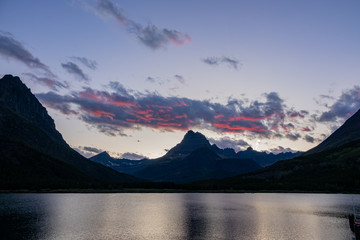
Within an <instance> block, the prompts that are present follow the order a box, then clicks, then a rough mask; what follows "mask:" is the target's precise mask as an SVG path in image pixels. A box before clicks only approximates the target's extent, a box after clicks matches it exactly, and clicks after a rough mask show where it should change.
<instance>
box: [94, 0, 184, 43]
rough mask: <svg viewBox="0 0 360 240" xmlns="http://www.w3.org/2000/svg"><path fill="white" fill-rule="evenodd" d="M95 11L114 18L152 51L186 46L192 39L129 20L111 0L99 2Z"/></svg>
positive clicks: (168, 30)
mask: <svg viewBox="0 0 360 240" xmlns="http://www.w3.org/2000/svg"><path fill="white" fill-rule="evenodd" d="M95 10H96V11H97V12H98V13H100V14H102V15H105V16H110V17H113V18H114V19H115V20H116V21H117V22H118V23H119V24H120V25H123V26H125V27H126V28H127V31H128V32H129V33H132V34H134V35H135V36H136V37H137V38H138V39H139V40H140V42H141V43H143V44H144V45H145V46H147V47H149V48H151V49H159V48H162V47H165V46H166V45H167V44H169V43H172V44H174V45H184V44H185V43H186V42H191V38H190V37H189V36H188V35H187V34H184V33H181V32H179V31H176V30H170V29H166V28H163V29H159V28H158V27H157V26H155V25H153V24H149V25H148V26H146V27H143V26H141V25H140V24H138V23H136V22H134V21H132V20H130V19H128V18H127V17H126V16H125V14H124V13H123V10H122V9H121V8H119V7H118V6H116V5H115V4H113V3H112V2H111V1H110V0H98V1H97V5H96V7H95Z"/></svg>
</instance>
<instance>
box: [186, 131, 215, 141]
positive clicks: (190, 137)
mask: <svg viewBox="0 0 360 240" xmlns="http://www.w3.org/2000/svg"><path fill="white" fill-rule="evenodd" d="M183 141H201V142H203V143H205V144H207V143H208V142H209V141H208V140H207V139H206V137H205V136H204V135H203V134H202V133H199V132H194V131H193V130H189V131H188V132H187V133H186V134H185V136H184V139H183Z"/></svg>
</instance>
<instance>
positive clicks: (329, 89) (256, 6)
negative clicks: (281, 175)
mask: <svg viewBox="0 0 360 240" xmlns="http://www.w3.org/2000/svg"><path fill="white" fill-rule="evenodd" d="M359 13H360V1H358V0H344V1H340V0H337V1H333V0H323V1H321V0H319V1H313V0H303V1H287V0H283V1H281V0H274V1H268V0H233V1H232V0H227V1H212V0H197V1H165V0H161V1H160V0H153V1H140V0H138V1H134V0H124V1H116V0H98V1H95V0H94V1H85V0H84V1H81V0H68V1H65V0H64V1H48V0H33V1H28V0H1V1H0V77H2V76H3V75H5V74H12V75H16V76H19V77H20V78H21V79H22V81H23V82H24V83H25V84H26V85H27V86H28V87H29V88H31V91H32V92H33V93H34V94H35V95H36V96H37V98H38V99H39V100H40V102H41V103H42V104H43V105H44V106H45V107H46V108H47V110H48V112H49V114H50V115H51V117H52V118H53V119H54V120H55V124H56V127H57V129H58V130H59V131H60V132H61V133H62V135H63V137H64V139H65V140H66V141H67V142H68V143H69V144H70V145H71V146H72V147H73V148H75V149H77V150H78V151H80V152H82V153H83V154H84V155H85V156H91V155H94V154H97V153H99V152H101V151H105V150H106V151H108V152H109V153H110V154H111V155H113V156H116V157H127V158H132V159H139V158H142V157H148V158H156V157H160V156H162V155H163V154H165V153H166V150H167V149H170V148H171V147H173V146H174V145H176V144H177V143H179V142H180V141H181V139H182V137H183V136H184V134H185V133H186V131H187V130H189V129H192V130H194V131H200V132H202V133H203V134H204V135H206V136H207V137H208V138H209V140H210V141H211V143H216V144H217V145H218V146H219V147H222V148H224V147H232V148H234V149H235V150H237V151H238V150H240V149H246V148H247V147H248V146H251V147H253V148H254V149H256V150H261V151H274V152H279V151H289V150H300V151H306V150H308V149H310V148H312V147H314V146H316V145H317V144H319V142H321V141H322V140H323V139H324V138H325V137H327V136H328V135H329V134H330V133H331V132H332V131H334V129H336V128H337V127H339V126H340V125H341V124H342V123H343V122H344V121H345V120H346V119H347V118H348V117H349V116H351V115H352V114H353V113H355V112H356V111H357V110H358V109H359V108H360V14H359Z"/></svg>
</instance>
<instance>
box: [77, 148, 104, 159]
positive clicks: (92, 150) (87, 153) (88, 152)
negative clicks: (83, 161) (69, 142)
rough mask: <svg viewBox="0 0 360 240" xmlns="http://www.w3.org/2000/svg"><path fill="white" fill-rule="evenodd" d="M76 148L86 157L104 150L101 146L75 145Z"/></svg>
mask: <svg viewBox="0 0 360 240" xmlns="http://www.w3.org/2000/svg"><path fill="white" fill-rule="evenodd" d="M74 150H76V151H77V152H78V153H80V154H81V155H83V156H84V157H86V158H89V157H92V156H94V155H96V154H99V153H101V152H103V151H104V150H102V149H99V148H95V147H85V146H79V147H74Z"/></svg>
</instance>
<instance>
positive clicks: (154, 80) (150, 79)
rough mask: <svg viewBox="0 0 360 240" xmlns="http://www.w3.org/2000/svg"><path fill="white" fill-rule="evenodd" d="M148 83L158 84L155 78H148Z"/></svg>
mask: <svg viewBox="0 0 360 240" xmlns="http://www.w3.org/2000/svg"><path fill="white" fill-rule="evenodd" d="M146 81H148V82H151V83H155V82H156V79H155V78H153V77H147V78H146Z"/></svg>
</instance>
